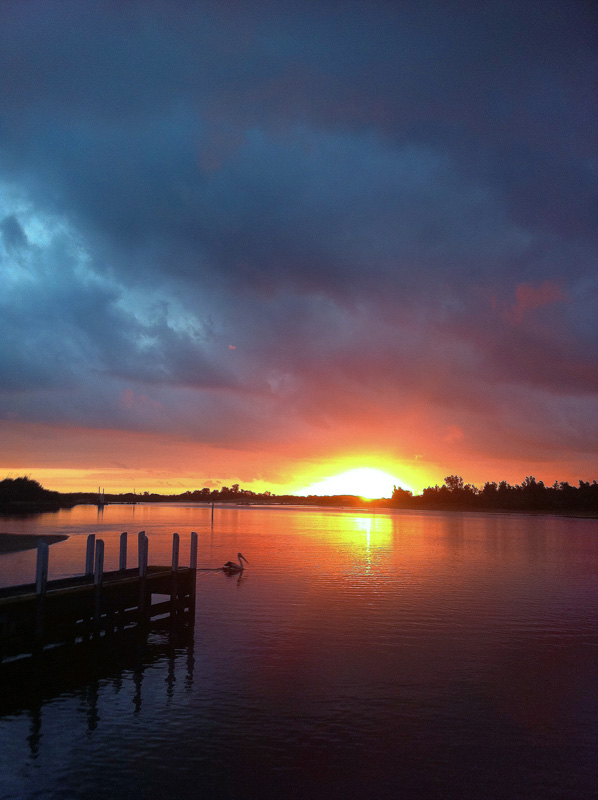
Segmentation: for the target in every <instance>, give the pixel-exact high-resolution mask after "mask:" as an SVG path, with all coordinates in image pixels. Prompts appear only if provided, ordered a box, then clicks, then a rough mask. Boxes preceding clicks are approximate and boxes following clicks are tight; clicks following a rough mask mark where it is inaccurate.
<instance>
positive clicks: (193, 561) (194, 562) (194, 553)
mask: <svg viewBox="0 0 598 800" xmlns="http://www.w3.org/2000/svg"><path fill="white" fill-rule="evenodd" d="M189 566H190V567H191V569H192V570H193V580H192V582H191V613H192V614H193V613H195V591H196V587H197V575H196V571H197V531H191V555H190V558H189Z"/></svg>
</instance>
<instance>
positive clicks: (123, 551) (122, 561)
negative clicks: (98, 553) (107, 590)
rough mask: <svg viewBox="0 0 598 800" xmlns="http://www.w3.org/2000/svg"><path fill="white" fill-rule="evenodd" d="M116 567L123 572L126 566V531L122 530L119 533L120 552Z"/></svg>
mask: <svg viewBox="0 0 598 800" xmlns="http://www.w3.org/2000/svg"><path fill="white" fill-rule="evenodd" d="M118 568H119V570H120V571H121V572H124V570H126V568H127V532H126V531H124V532H123V533H121V535H120V552H119V557H118Z"/></svg>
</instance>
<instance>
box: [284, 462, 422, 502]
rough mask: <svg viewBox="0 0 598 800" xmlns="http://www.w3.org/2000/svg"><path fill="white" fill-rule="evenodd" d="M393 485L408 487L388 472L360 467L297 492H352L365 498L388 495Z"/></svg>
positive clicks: (325, 493)
mask: <svg viewBox="0 0 598 800" xmlns="http://www.w3.org/2000/svg"><path fill="white" fill-rule="evenodd" d="M395 486H400V487H401V488H403V489H409V488H410V487H409V486H407V485H406V484H405V483H403V482H402V481H400V480H399V479H398V478H396V477H394V476H393V475H391V474H390V473H388V472H384V471H383V470H381V469H374V468H372V467H361V468H360V469H350V470H348V471H347V472H341V473H340V474H339V475H332V476H331V477H330V478H325V479H324V480H321V481H318V482H317V483H312V484H311V486H308V487H307V488H305V489H302V490H301V491H299V492H297V494H300V495H309V494H317V495H334V494H352V495H357V496H358V497H364V498H366V499H369V500H371V499H378V498H381V497H390V496H391V495H392V492H393V488H394V487H395Z"/></svg>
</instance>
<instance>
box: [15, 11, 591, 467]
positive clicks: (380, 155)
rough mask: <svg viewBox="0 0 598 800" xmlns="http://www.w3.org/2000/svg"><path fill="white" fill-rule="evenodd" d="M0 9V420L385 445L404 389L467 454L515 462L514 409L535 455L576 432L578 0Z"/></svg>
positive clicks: (581, 271)
mask: <svg viewBox="0 0 598 800" xmlns="http://www.w3.org/2000/svg"><path fill="white" fill-rule="evenodd" d="M0 23H1V24H0V70H1V72H2V75H3V81H2V82H1V84H0V181H1V182H2V195H1V203H2V205H1V206H0V218H1V219H0V271H1V275H2V281H3V284H4V287H5V291H4V292H3V293H2V297H1V298H0V305H1V307H2V317H1V320H0V326H1V327H2V337H1V339H0V370H1V374H2V384H1V387H0V414H3V415H5V416H9V418H14V417H17V418H19V419H28V420H35V421H50V422H75V423H76V424H80V425H91V426H96V427H101V426H119V425H120V426H122V427H123V428H134V429H148V430H160V431H165V430H175V429H176V430H177V431H180V430H185V431H187V433H188V435H190V436H194V437H197V438H198V439H201V440H204V441H210V442H225V441H226V442H232V441H233V440H234V439H235V437H238V439H237V440H238V441H241V440H243V441H251V440H252V437H254V438H256V437H259V436H261V435H264V434H263V430H264V427H265V426H267V424H268V423H269V425H270V427H269V434H268V435H271V436H272V437H276V436H277V435H279V434H280V435H283V433H281V432H283V431H284V430H285V428H286V429H289V428H290V427H291V426H294V427H295V428H301V429H303V428H305V430H307V429H309V428H310V426H311V427H312V428H313V429H314V430H316V429H322V430H323V429H326V430H334V428H335V426H337V425H338V426H339V429H342V428H343V426H344V425H345V424H346V425H347V426H348V425H349V423H348V421H349V420H351V419H356V418H359V419H361V418H362V417H363V419H364V425H365V420H366V418H367V416H368V414H370V415H371V413H372V410H373V411H374V417H375V418H378V419H382V418H383V419H384V420H386V421H388V420H392V419H393V418H396V420H397V423H396V429H397V430H396V435H397V436H400V429H401V424H402V423H401V422H399V421H400V420H403V418H404V415H405V414H406V413H407V410H408V409H409V408H411V407H413V406H414V405H416V404H417V402H418V400H419V401H421V399H422V398H423V399H424V400H425V401H426V402H427V403H429V404H430V408H431V413H436V414H438V415H439V418H442V419H443V420H444V419H446V420H447V421H448V420H450V419H451V418H452V419H453V420H454V421H455V424H460V425H461V424H462V425H466V419H467V418H468V415H470V416H469V419H470V420H474V418H475V419H476V420H478V421H476V422H475V424H474V422H472V423H471V429H472V433H471V436H472V439H475V441H476V446H477V447H479V449H480V451H482V450H483V449H484V447H487V448H490V447H498V446H499V444H498V443H497V442H496V437H495V431H496V430H497V425H498V427H499V428H500V426H501V425H502V426H504V428H503V430H504V431H509V432H510V434H511V435H512V436H513V438H514V439H517V441H519V442H524V441H525V440H526V436H527V438H528V440H533V443H532V444H531V445H530V447H532V449H533V448H535V452H536V451H537V452H540V450H541V445H540V438H541V437H540V436H539V435H538V436H536V435H535V434H534V436H531V434H530V433H529V432H530V430H531V427H530V423H529V419H528V414H529V409H530V407H531V406H532V405H534V404H535V407H536V408H537V418H536V420H535V423H534V424H536V423H537V425H538V430H544V431H545V432H548V431H549V432H550V436H549V435H548V433H546V436H547V438H549V439H550V440H551V441H554V443H555V444H554V447H555V448H557V449H558V448H559V447H560V448H561V449H562V450H563V451H565V450H566V449H567V448H568V447H569V448H573V449H579V448H581V449H583V448H584V447H586V445H587V443H588V442H594V441H595V438H594V437H595V434H596V428H595V425H594V424H593V423H592V420H593V419H595V418H596V417H595V416H594V411H595V404H596V396H597V394H598V386H597V374H598V362H597V360H596V352H597V351H596V344H597V343H598V342H597V339H598V329H597V327H596V323H595V320H596V312H597V311H598V308H597V306H598V303H597V299H598V279H597V278H596V269H595V265H596V258H597V255H598V236H597V226H596V222H595V220H596V210H597V199H598V178H597V173H596V159H595V153H596V131H597V130H598V124H597V123H598V119H597V118H596V117H597V114H596V106H595V103H593V100H592V92H593V88H592V87H593V85H594V84H593V82H594V81H595V78H596V64H597V59H596V41H597V39H596V36H595V34H596V27H597V26H596V15H595V11H594V10H593V9H592V6H591V4H588V3H584V2H575V3H570V2H569V3H565V2H560V1H557V0H553V1H552V2H549V3H546V4H545V5H544V6H543V10H542V14H541V15H540V14H538V13H537V9H534V8H532V7H531V6H530V5H529V4H527V3H525V2H515V1H513V2H498V1H497V2H492V3H486V4H483V7H482V6H479V5H476V4H467V3H464V4H463V3H446V4H438V3H426V2H423V3H413V4H412V3H401V4H393V3H385V2H378V3H361V2H351V3H344V4H339V3H336V2H322V3H318V4H317V6H316V5H315V4H311V3H286V2H281V3H278V4H276V6H273V4H271V3H252V4H245V3H242V2H238V3H237V2H235V3H227V4H220V3H218V4H217V3H211V2H210V3H208V2H206V3H177V4H176V5H174V4H171V3H166V2H152V3H149V4H148V3H136V2H131V3H127V4H124V5H123V4H120V3H111V2H105V3H100V4H80V3H75V2H73V3H69V2H66V3H65V2H59V3H58V2H43V3H41V2H24V3H16V2H15V3H13V2H6V3H4V4H3V5H2V8H1V9H0ZM229 346H230V347H229ZM232 348H235V349H232ZM565 407H566V408H567V409H568V411H567V412H566V413H565V411H564V410H563V409H564V408H565ZM483 419H486V420H488V419H491V420H493V422H487V423H486V425H485V426H484V424H482V422H481V421H480V420H483ZM302 426H303V427H302ZM526 430H527V432H528V433H527V434H526V433H525V431H526ZM368 435H370V436H374V435H379V437H380V440H381V441H382V439H383V438H384V436H383V434H382V433H379V434H375V432H373V431H372V430H370V428H368ZM503 439H504V435H503ZM513 446H515V445H513ZM522 446H523V445H522Z"/></svg>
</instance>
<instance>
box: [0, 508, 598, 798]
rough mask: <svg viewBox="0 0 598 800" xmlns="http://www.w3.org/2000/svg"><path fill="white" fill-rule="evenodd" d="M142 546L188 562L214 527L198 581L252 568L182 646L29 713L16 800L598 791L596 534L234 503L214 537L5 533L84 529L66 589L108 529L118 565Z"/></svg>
mask: <svg viewBox="0 0 598 800" xmlns="http://www.w3.org/2000/svg"><path fill="white" fill-rule="evenodd" d="M139 530H145V531H146V533H147V535H148V538H149V560H150V563H169V561H170V548H171V539H172V533H173V532H174V531H178V532H179V534H180V535H181V563H183V564H184V563H186V562H187V563H188V558H189V534H190V531H192V530H195V531H197V532H198V534H199V554H198V560H199V566H200V567H204V568H210V567H217V566H220V565H221V564H223V563H224V562H225V561H226V560H228V559H230V558H235V557H236V554H237V552H238V551H239V550H240V551H241V552H242V553H243V554H244V555H245V556H246V557H247V559H248V561H249V567H248V568H247V569H246V570H245V572H244V573H243V575H242V576H241V577H228V576H226V575H225V574H224V573H222V572H216V571H214V572H209V571H205V572H200V573H199V574H198V590H197V613H196V619H195V628H194V631H192V632H191V636H190V637H188V638H187V639H185V640H184V641H180V640H177V639H176V637H172V636H169V634H168V633H167V632H163V633H160V632H158V633H155V634H152V635H151V636H150V638H149V640H148V641H147V643H146V645H145V646H144V647H137V648H136V649H135V651H134V654H133V656H132V657H131V656H130V654H129V655H125V653H124V649H123V654H122V661H119V658H120V655H119V653H114V654H113V656H114V657H113V659H112V661H110V664H109V666H104V667H103V668H101V669H100V668H99V667H98V669H97V670H96V671H95V672H94V673H93V674H85V675H81V674H78V675H76V676H74V677H73V678H72V680H71V679H70V678H69V677H68V675H66V674H65V676H64V682H63V685H62V686H60V687H59V688H57V689H56V690H55V691H54V692H52V691H45V693H41V692H40V693H38V695H35V693H34V694H33V696H30V695H27V699H23V700H22V701H19V700H18V699H17V700H15V703H16V707H15V708H12V709H11V710H10V712H7V713H4V714H3V716H0V754H1V755H0V758H1V759H2V769H1V771H0V797H2V798H15V799H16V798H18V799H19V800H23V799H26V798H69V800H78V798H81V799H83V798H85V799H86V800H89V799H93V798H102V799H103V800H105V798H119V797H127V796H129V795H131V796H135V797H137V798H188V797H197V796H206V797H209V798H215V799H218V798H235V799H236V800H239V798H252V799H253V798H269V797H281V798H306V800H307V798H327V800H332V798H391V797H392V798H406V797H407V798H412V797H413V798H415V797H417V798H423V800H425V799H426V798H433V799H434V800H435V799H436V798H443V799H444V800H446V798H472V799H473V798H475V799H476V800H479V799H480V798H499V799H500V798H542V800H544V799H545V798H590V797H596V796H598V793H597V792H596V764H597V757H598V722H597V720H598V613H597V608H598V521H596V520H587V519H567V518H553V517H547V516H517V515H489V514H488V515H486V514H477V513H469V514H459V513H446V514H441V513H431V512H429V513H410V512H394V513H386V512H381V513H378V514H372V513H368V512H361V511H354V510H322V509H295V508H290V507H284V508H254V507H249V508H248V507H221V508H218V507H217V508H216V510H215V515H214V524H213V527H212V526H211V524H210V509H209V508H203V507H199V508H198V507H196V506H188V505H137V506H107V507H106V508H105V509H104V511H103V512H98V510H97V509H96V508H95V507H85V506H80V507H76V508H74V509H72V510H68V511H62V512H59V513H57V514H44V515H40V516H38V517H35V518H32V519H27V520H14V519H6V518H4V519H2V518H0V531H2V532H11V533H19V532H22V533H36V534H37V533H66V534H69V537H70V538H69V539H68V540H67V541H65V542H62V543H58V544H54V545H52V546H51V547H50V578H53V577H60V576H63V575H69V574H73V573H81V572H82V571H83V566H84V561H85V539H86V534H88V533H96V534H98V535H99V536H101V538H103V539H104V540H105V543H106V569H112V568H116V567H117V565H118V537H119V535H120V533H121V532H122V531H128V532H129V533H130V534H136V533H137V532H138V531H139ZM134 545H135V542H134V540H133V539H131V542H130V552H131V555H132V556H133V563H134V559H135V546H134ZM131 565H133V564H131ZM34 573H35V552H34V551H26V552H20V553H13V554H7V555H3V556H0V582H1V584H2V585H9V584H12V583H18V582H28V581H31V580H32V579H33V576H34ZM61 677H62V676H61ZM69 681H70V682H69ZM17 697H18V693H17ZM19 703H20V704H19Z"/></svg>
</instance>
